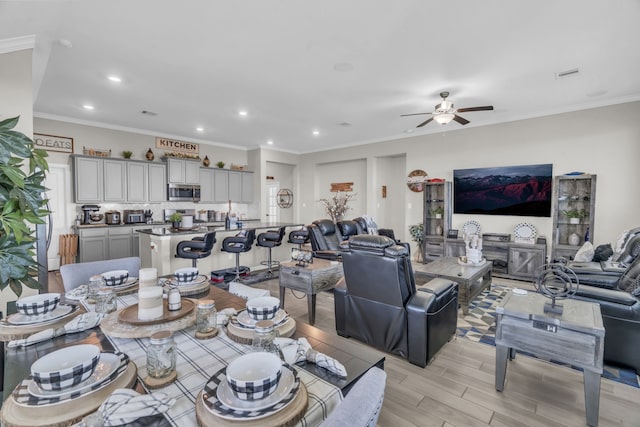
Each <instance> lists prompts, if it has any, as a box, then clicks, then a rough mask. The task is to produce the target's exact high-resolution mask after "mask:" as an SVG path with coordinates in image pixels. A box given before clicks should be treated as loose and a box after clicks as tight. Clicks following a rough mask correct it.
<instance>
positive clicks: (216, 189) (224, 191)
mask: <svg viewBox="0 0 640 427" xmlns="http://www.w3.org/2000/svg"><path fill="white" fill-rule="evenodd" d="M201 189H202V188H201ZM213 201H214V202H216V203H226V202H228V201H229V171H228V170H227V169H214V170H213Z"/></svg>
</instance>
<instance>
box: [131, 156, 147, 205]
mask: <svg viewBox="0 0 640 427" xmlns="http://www.w3.org/2000/svg"><path fill="white" fill-rule="evenodd" d="M148 174H149V167H148V166H147V165H146V164H145V163H141V162H127V179H126V184H127V202H130V203H135V202H141V203H144V202H146V201H147V200H148V199H147V179H148Z"/></svg>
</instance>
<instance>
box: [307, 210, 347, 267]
mask: <svg viewBox="0 0 640 427" xmlns="http://www.w3.org/2000/svg"><path fill="white" fill-rule="evenodd" d="M307 228H308V230H309V240H310V241H311V249H312V251H313V256H314V257H316V258H323V259H328V260H339V259H340V257H341V253H340V247H339V245H340V242H341V241H342V236H341V234H340V231H339V230H338V228H337V227H336V225H335V224H334V223H333V221H331V220H330V219H319V220H316V221H313V222H312V223H311V224H310V225H308V226H307Z"/></svg>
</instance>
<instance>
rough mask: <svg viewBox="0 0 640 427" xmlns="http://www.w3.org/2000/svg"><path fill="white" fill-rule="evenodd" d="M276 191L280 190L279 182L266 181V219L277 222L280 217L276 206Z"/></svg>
mask: <svg viewBox="0 0 640 427" xmlns="http://www.w3.org/2000/svg"><path fill="white" fill-rule="evenodd" d="M278 191H280V183H279V182H275V181H268V182H267V200H266V203H265V206H266V207H267V214H266V215H267V221H269V222H278V221H279V218H280V208H279V207H278Z"/></svg>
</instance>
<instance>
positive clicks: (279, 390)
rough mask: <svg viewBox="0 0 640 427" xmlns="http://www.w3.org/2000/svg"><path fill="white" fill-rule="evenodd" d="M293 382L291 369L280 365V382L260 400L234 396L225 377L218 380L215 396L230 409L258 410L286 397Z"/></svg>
mask: <svg viewBox="0 0 640 427" xmlns="http://www.w3.org/2000/svg"><path fill="white" fill-rule="evenodd" d="M294 382H295V376H294V375H293V371H291V370H289V369H286V368H285V367H284V366H283V367H282V376H281V377H280V382H278V386H277V387H276V389H275V390H274V391H273V393H271V394H270V395H269V396H267V397H265V398H264V399H260V400H253V401H251V400H242V399H239V398H238V397H236V395H234V394H233V391H231V387H230V386H229V383H228V382H227V379H226V377H225V378H224V381H221V382H220V385H218V390H217V391H216V396H217V397H218V400H219V401H220V402H222V404H223V405H225V406H228V407H229V408H231V409H235V410H237V411H259V410H260V409H265V408H268V407H269V406H272V405H275V404H276V403H278V402H280V401H281V400H282V399H284V398H285V397H287V395H288V394H289V392H290V391H291V388H292V387H293V384H294Z"/></svg>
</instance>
